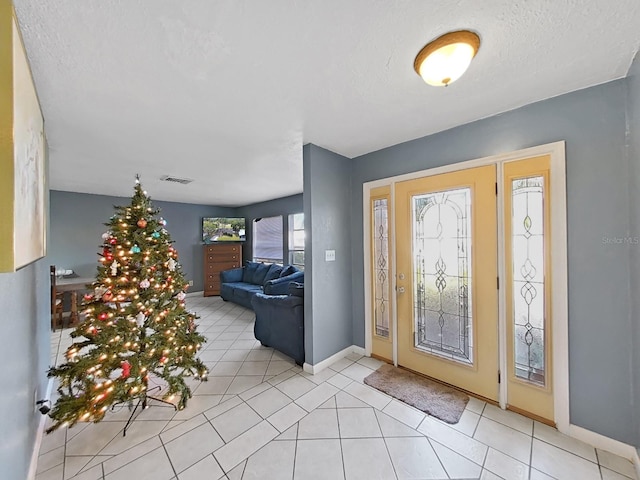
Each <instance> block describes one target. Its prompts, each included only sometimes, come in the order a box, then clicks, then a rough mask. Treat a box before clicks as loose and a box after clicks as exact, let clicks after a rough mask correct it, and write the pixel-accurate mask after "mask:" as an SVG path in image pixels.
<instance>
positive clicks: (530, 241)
mask: <svg viewBox="0 0 640 480" xmlns="http://www.w3.org/2000/svg"><path fill="white" fill-rule="evenodd" d="M511 201H512V204H511V226H512V231H511V242H512V246H513V248H512V274H513V298H512V301H513V319H512V320H513V322H514V328H515V331H514V338H513V342H514V349H515V364H514V367H515V376H516V377H518V378H520V379H524V380H527V381H529V382H532V383H535V384H538V385H543V386H544V384H545V365H544V363H545V362H544V361H545V352H544V343H545V339H544V250H545V248H544V212H543V210H544V203H543V202H544V177H542V176H534V177H528V178H521V179H517V180H512V181H511Z"/></svg>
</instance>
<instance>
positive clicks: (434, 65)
mask: <svg viewBox="0 0 640 480" xmlns="http://www.w3.org/2000/svg"><path fill="white" fill-rule="evenodd" d="M479 48H480V37H479V36H478V35H476V34H475V33H473V32H470V31H468V30H460V31H457V32H449V33H445V34H444V35H442V36H441V37H438V38H436V39H435V40H433V41H431V42H429V43H427V44H426V45H425V46H424V47H423V48H422V50H420V53H418V55H417V56H416V60H415V62H413V68H414V69H415V71H416V73H417V74H418V75H420V76H421V77H422V79H423V80H424V81H425V82H427V83H428V84H429V85H433V86H435V87H442V86H445V87H446V86H448V85H449V84H450V83H453V82H455V81H456V80H457V79H458V78H460V77H461V76H462V74H463V73H464V72H465V71H466V70H467V68H469V64H470V63H471V60H472V59H473V57H475V56H476V53H478V49H479Z"/></svg>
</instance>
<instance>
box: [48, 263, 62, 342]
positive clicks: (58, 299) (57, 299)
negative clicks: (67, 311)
mask: <svg viewBox="0 0 640 480" xmlns="http://www.w3.org/2000/svg"><path fill="white" fill-rule="evenodd" d="M49 279H50V281H51V330H52V331H55V329H56V325H57V324H58V323H59V324H60V327H61V328H62V326H63V323H62V310H63V301H62V300H63V295H64V293H63V292H58V291H57V290H56V266H55V265H51V266H50V267H49Z"/></svg>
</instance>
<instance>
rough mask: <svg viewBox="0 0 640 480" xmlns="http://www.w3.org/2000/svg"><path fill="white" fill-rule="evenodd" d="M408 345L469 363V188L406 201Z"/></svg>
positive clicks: (471, 350) (470, 348) (471, 360)
mask: <svg viewBox="0 0 640 480" xmlns="http://www.w3.org/2000/svg"><path fill="white" fill-rule="evenodd" d="M412 210H413V275H414V282H413V284H414V291H413V298H414V307H413V308H414V319H415V340H414V346H415V347H416V348H417V349H419V350H422V351H425V352H429V353H433V354H436V355H440V356H445V357H447V358H449V359H452V360H457V361H460V362H463V363H467V364H473V341H472V338H473V334H472V332H473V318H472V311H471V189H469V188H460V189H456V190H448V191H443V192H437V193H429V194H425V195H418V196H414V197H412Z"/></svg>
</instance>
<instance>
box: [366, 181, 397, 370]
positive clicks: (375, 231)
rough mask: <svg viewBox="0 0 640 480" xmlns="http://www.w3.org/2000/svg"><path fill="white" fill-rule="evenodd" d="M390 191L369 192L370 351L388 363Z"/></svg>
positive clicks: (389, 328) (391, 345)
mask: <svg viewBox="0 0 640 480" xmlns="http://www.w3.org/2000/svg"><path fill="white" fill-rule="evenodd" d="M390 197H391V189H390V187H380V188H376V189H373V190H372V191H371V207H370V208H371V270H372V271H371V279H372V288H371V291H372V294H373V299H372V300H373V305H372V307H373V308H372V313H373V325H372V332H373V336H372V337H373V342H372V350H371V352H372V353H373V354H374V355H375V356H377V357H380V358H383V359H385V360H388V361H390V362H391V361H392V357H393V343H392V331H391V326H392V325H391V319H392V316H391V307H392V304H391V301H390V299H391V287H392V278H391V256H390V246H389V240H390V236H389V229H390V219H391V215H390V212H389V209H390V207H391V198H390Z"/></svg>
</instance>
